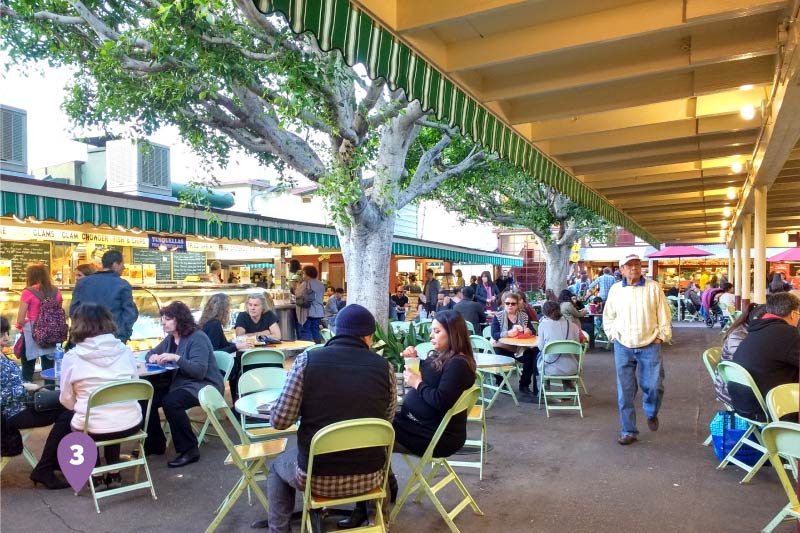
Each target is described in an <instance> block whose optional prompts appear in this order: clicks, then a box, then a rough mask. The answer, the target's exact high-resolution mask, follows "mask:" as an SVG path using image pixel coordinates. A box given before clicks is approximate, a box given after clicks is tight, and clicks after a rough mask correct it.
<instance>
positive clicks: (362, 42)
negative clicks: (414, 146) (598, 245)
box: [253, 0, 800, 245]
mask: <svg viewBox="0 0 800 533" xmlns="http://www.w3.org/2000/svg"><path fill="white" fill-rule="evenodd" d="M253 1H254V5H255V7H256V8H257V9H259V10H260V11H261V12H263V13H272V12H281V13H283V14H284V15H285V16H286V17H287V20H288V21H289V24H290V26H291V28H292V29H293V30H294V31H295V32H297V33H303V32H310V33H312V34H313V35H314V36H316V38H317V40H318V42H319V45H320V47H321V48H322V49H324V50H331V49H337V50H340V51H341V52H342V53H343V55H344V57H345V59H346V61H347V62H348V63H349V64H353V63H355V62H360V63H363V64H364V65H366V67H367V72H368V73H369V75H370V76H371V77H373V78H377V77H383V78H385V79H386V80H388V82H389V84H390V86H391V87H393V88H395V87H400V88H402V89H404V90H405V92H406V94H407V96H408V98H409V99H411V100H413V99H419V100H420V102H421V103H422V105H423V107H424V108H426V109H430V110H432V111H434V113H435V115H436V117H437V118H438V119H440V120H443V121H446V122H448V123H449V124H451V125H457V126H458V127H459V128H460V130H461V132H462V133H464V134H465V135H467V136H468V137H471V138H472V139H473V140H475V141H478V142H480V143H482V144H483V145H484V146H485V147H486V148H488V149H489V150H491V151H494V152H496V153H498V154H500V156H502V157H504V158H505V159H507V160H508V161H510V162H512V163H514V164H516V165H518V166H519V167H520V168H522V169H524V170H526V171H527V172H529V173H530V174H531V175H532V176H535V177H536V178H538V179H540V180H542V181H543V182H545V183H548V184H550V185H552V186H553V187H555V188H557V189H558V190H560V191H561V192H563V193H565V194H567V195H568V196H569V197H571V198H572V199H573V200H575V201H577V202H579V203H582V204H583V205H586V206H587V207H589V208H591V209H593V210H594V211H595V212H597V213H598V214H600V215H601V216H603V217H605V218H606V219H607V220H608V221H609V222H611V223H613V224H618V225H620V226H622V227H625V228H627V229H629V230H631V231H632V232H633V233H635V234H636V235H638V236H640V237H642V238H643V239H645V240H646V241H648V242H650V243H651V244H654V245H655V244H658V243H661V242H694V243H708V242H721V241H724V240H725V239H723V238H721V236H720V229H721V228H722V227H723V226H722V222H723V220H728V221H729V222H730V224H729V227H735V226H737V225H738V224H739V223H740V219H741V215H742V214H743V213H746V212H752V210H753V207H752V206H753V196H754V192H753V190H754V189H755V188H757V187H758V188H761V190H768V195H767V216H768V218H767V231H768V232H769V233H773V234H778V233H782V232H785V231H797V229H798V228H800V210H798V209H797V203H796V198H797V194H798V192H800V143H799V142H798V139H800V121H798V120H796V116H797V112H798V109H800V83H798V78H799V77H800V73H799V71H800V47H798V46H797V44H798V41H800V37H799V35H800V32H799V31H798V22H797V12H798V9H800V7H798V6H799V4H798V3H797V2H793V1H791V0H783V1H779V0H729V1H725V2H719V1H714V0H659V1H653V0H649V1H645V0H638V1H637V0H572V1H569V2H564V1H563V0H496V1H490V2H489V1H475V0H458V1H455V0H441V1H435V2H431V1H429V0H352V1H347V0H274V1H273V0H253ZM744 110H746V113H745V112H744ZM726 208H728V209H729V210H730V214H726V213H728V211H726Z"/></svg>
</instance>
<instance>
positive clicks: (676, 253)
mask: <svg viewBox="0 0 800 533" xmlns="http://www.w3.org/2000/svg"><path fill="white" fill-rule="evenodd" d="M709 255H714V254H713V253H711V252H708V251H706V250H701V249H700V248H695V247H694V246H667V247H665V248H662V249H660V250H656V251H655V252H652V253H649V254H647V256H646V257H647V258H648V259H667V258H675V257H708V256H709Z"/></svg>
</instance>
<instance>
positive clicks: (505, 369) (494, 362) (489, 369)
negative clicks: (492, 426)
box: [475, 353, 519, 411]
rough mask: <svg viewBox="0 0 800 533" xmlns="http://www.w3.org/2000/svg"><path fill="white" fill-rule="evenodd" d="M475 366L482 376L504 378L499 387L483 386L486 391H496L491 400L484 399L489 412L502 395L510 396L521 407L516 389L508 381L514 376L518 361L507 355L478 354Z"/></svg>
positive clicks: (488, 384) (486, 384)
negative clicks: (489, 375)
mask: <svg viewBox="0 0 800 533" xmlns="http://www.w3.org/2000/svg"><path fill="white" fill-rule="evenodd" d="M475 366H476V367H477V368H478V370H479V371H481V373H482V374H491V375H495V374H496V375H499V376H501V377H502V381H501V382H500V384H499V385H495V384H494V383H493V382H490V383H484V384H483V388H484V389H489V390H492V391H494V394H493V395H492V396H491V398H486V397H484V398H482V399H483V401H484V403H487V404H488V405H487V406H486V410H487V411H488V410H489V409H490V408H491V407H492V405H494V402H495V401H496V400H497V398H498V396H500V394H501V393H502V394H508V395H510V396H511V399H512V400H514V404H515V405H516V406H517V407H519V401H517V395H516V394H514V388H513V387H512V386H511V383H510V382H509V381H508V379H509V378H510V377H511V374H513V373H514V372H515V371H516V368H517V366H516V361H514V358H513V357H508V356H507V355H497V354H493V353H476V354H475Z"/></svg>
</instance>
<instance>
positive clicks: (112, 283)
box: [69, 250, 139, 344]
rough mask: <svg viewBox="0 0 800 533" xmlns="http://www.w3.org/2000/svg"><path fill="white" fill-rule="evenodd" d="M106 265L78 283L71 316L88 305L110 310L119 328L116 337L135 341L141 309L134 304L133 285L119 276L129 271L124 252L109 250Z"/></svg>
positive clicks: (105, 256)
mask: <svg viewBox="0 0 800 533" xmlns="http://www.w3.org/2000/svg"><path fill="white" fill-rule="evenodd" d="M102 265H103V270H98V271H97V272H95V273H94V274H92V275H90V276H86V277H83V278H81V279H79V280H78V282H77V283H76V284H75V290H73V291H72V303H70V304H69V314H70V316H72V314H73V313H74V312H75V310H76V309H77V308H78V306H79V305H81V304H85V303H95V304H100V305H104V306H106V307H108V308H109V309H110V310H111V315H112V316H113V317H114V324H116V326H117V334H116V335H115V336H116V337H117V338H118V339H119V340H120V341H121V342H122V343H123V344H125V343H126V342H128V339H130V338H131V334H132V333H133V324H134V322H136V319H138V318H139V310H138V309H137V308H136V304H135V303H133V291H132V290H131V284H130V283H128V282H127V281H125V280H124V279H122V278H120V277H119V276H120V274H122V271H123V270H124V269H125V262H124V261H123V259H122V253H121V252H120V251H119V250H109V251H107V252H106V253H104V254H103V259H102Z"/></svg>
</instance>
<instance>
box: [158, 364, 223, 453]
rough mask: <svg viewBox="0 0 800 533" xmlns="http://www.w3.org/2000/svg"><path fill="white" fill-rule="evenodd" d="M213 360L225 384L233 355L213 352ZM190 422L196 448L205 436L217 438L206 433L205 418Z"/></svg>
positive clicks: (207, 424) (215, 435)
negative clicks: (195, 436) (195, 438)
mask: <svg viewBox="0 0 800 533" xmlns="http://www.w3.org/2000/svg"><path fill="white" fill-rule="evenodd" d="M214 358H215V359H216V360H217V366H218V367H219V369H220V371H221V372H222V383H227V382H228V377H229V376H230V375H231V370H233V363H234V356H233V354H230V353H228V352H223V351H222V350H214ZM191 420H192V429H194V430H195V431H196V432H197V445H198V446H200V445H201V444H203V441H204V440H205V438H206V435H208V436H211V437H218V436H219V435H217V434H216V433H209V432H208V426H209V425H210V422H209V421H208V418H206V419H205V420H195V419H191ZM170 436H171V435H170ZM167 446H169V444H167Z"/></svg>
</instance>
